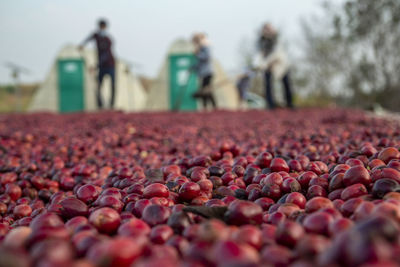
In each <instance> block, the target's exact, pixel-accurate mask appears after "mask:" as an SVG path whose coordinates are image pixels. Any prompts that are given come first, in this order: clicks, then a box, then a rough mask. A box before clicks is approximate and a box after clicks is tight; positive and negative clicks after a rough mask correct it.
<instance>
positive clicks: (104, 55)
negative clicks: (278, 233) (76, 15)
mask: <svg viewBox="0 0 400 267" xmlns="http://www.w3.org/2000/svg"><path fill="white" fill-rule="evenodd" d="M106 30H107V21H106V20H104V19H100V20H99V22H98V29H97V31H95V32H94V33H93V34H91V35H90V36H89V37H88V38H87V39H86V40H85V41H83V43H82V44H81V45H80V46H79V48H80V49H81V50H82V49H83V47H84V46H85V45H86V44H87V43H88V42H90V41H95V42H96V46H97V56H98V63H97V64H98V70H99V72H98V80H97V82H98V83H97V92H96V97H97V106H98V108H99V109H102V108H103V101H102V98H101V84H102V82H103V79H104V77H105V76H106V75H109V76H110V78H111V99H110V108H111V109H112V108H113V107H114V101H115V60H114V55H113V53H112V49H111V47H112V40H111V38H110V36H109V35H108V33H107V32H106Z"/></svg>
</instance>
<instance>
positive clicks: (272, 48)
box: [254, 23, 294, 109]
mask: <svg viewBox="0 0 400 267" xmlns="http://www.w3.org/2000/svg"><path fill="white" fill-rule="evenodd" d="M257 48H258V54H257V56H256V57H255V60H254V67H255V68H256V69H257V70H261V71H263V72H264V82H265V97H266V101H267V104H268V107H269V108H270V109H274V108H276V103H275V99H274V92H273V82H274V79H277V80H281V81H282V83H283V87H284V90H285V98H286V105H287V107H289V108H294V106H293V96H292V86H291V81H290V71H289V62H288V59H287V56H286V53H285V52H284V51H283V49H282V47H281V46H280V45H279V44H278V33H277V31H276V30H275V29H274V28H273V27H272V25H271V24H269V23H266V24H264V26H263V27H262V31H261V34H260V37H259V38H258V42H257Z"/></svg>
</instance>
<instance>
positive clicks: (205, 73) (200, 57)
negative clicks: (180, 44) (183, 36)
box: [192, 33, 217, 109]
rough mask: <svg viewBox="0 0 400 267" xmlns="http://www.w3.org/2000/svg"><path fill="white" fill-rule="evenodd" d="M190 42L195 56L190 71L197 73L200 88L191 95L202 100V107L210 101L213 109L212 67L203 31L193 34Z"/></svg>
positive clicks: (205, 107) (215, 105)
mask: <svg viewBox="0 0 400 267" xmlns="http://www.w3.org/2000/svg"><path fill="white" fill-rule="evenodd" d="M192 42H193V45H194V47H195V56H196V64H195V65H194V66H193V67H192V71H194V72H195V73H196V74H197V76H198V78H199V80H200V90H199V91H198V92H196V93H194V94H193V97H195V98H200V99H201V100H202V102H203V107H204V109H207V104H208V103H211V105H212V107H213V108H214V109H215V108H217V103H216V102H215V98H214V95H213V93H212V80H213V69H212V61H211V52H210V48H209V43H208V40H207V37H206V35H205V34H203V33H198V34H195V35H193V38H192Z"/></svg>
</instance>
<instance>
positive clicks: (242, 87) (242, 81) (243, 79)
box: [236, 68, 254, 109]
mask: <svg viewBox="0 0 400 267" xmlns="http://www.w3.org/2000/svg"><path fill="white" fill-rule="evenodd" d="M253 76H254V75H253V71H252V70H251V69H249V68H246V69H245V70H244V71H243V73H242V74H240V75H239V77H238V80H237V82H236V88H237V90H238V93H239V108H240V109H246V107H247V92H248V90H249V88H250V84H251V79H252V77H253Z"/></svg>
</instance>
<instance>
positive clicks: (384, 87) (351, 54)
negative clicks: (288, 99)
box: [299, 0, 400, 111]
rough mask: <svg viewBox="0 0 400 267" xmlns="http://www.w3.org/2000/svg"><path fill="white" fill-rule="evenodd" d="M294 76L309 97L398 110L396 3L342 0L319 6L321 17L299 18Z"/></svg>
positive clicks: (399, 9)
mask: <svg viewBox="0 0 400 267" xmlns="http://www.w3.org/2000/svg"><path fill="white" fill-rule="evenodd" d="M303 33H304V43H305V45H304V49H305V58H304V60H303V62H302V68H301V69H302V71H301V72H300V74H299V75H300V76H305V77H307V81H308V82H307V83H306V88H308V90H309V94H310V95H314V96H315V95H316V96H320V95H325V96H330V97H332V98H337V97H340V98H341V99H343V98H344V99H347V100H348V101H345V102H346V103H349V104H350V105H352V106H354V105H355V106H359V107H364V108H366V107H369V106H372V105H373V104H374V103H380V104H381V105H382V106H383V107H385V108H388V109H391V110H397V111H399V110H400V105H399V103H398V101H397V99H400V75H399V73H400V57H399V56H398V53H399V49H400V1H398V0H379V1H376V0H348V1H346V2H345V4H344V5H343V6H334V5H332V4H330V3H329V2H326V3H325V5H324V16H323V17H321V18H317V19H314V20H313V21H310V20H309V21H304V22H303Z"/></svg>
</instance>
